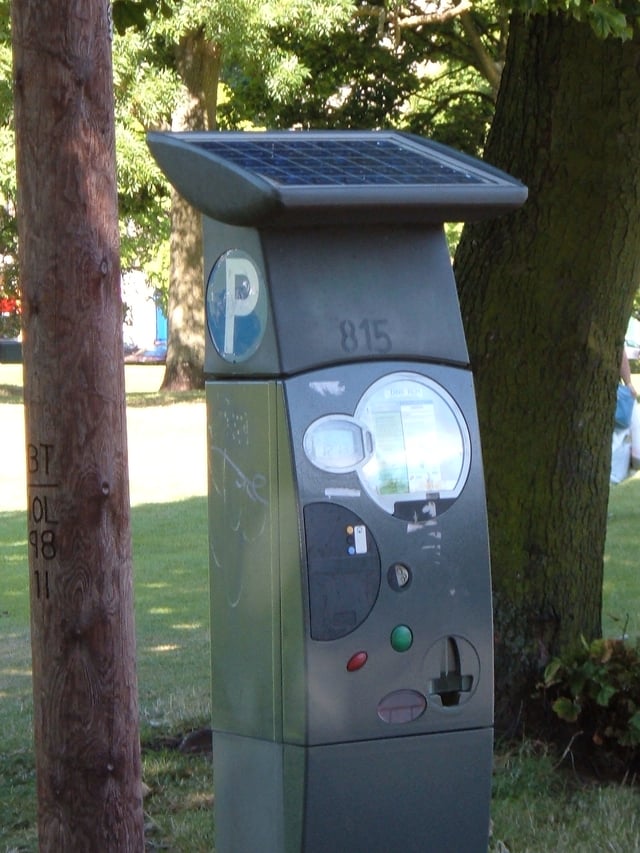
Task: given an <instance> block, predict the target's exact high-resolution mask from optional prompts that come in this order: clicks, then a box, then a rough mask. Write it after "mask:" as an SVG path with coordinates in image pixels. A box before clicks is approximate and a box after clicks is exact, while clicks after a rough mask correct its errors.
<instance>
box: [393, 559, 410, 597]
mask: <svg viewBox="0 0 640 853" xmlns="http://www.w3.org/2000/svg"><path fill="white" fill-rule="evenodd" d="M387 582H388V584H389V586H390V587H391V589H392V590H394V592H400V590H402V589H406V588H407V587H408V586H409V585H410V584H411V569H410V568H409V566H405V564H404V563H394V564H393V565H392V566H390V567H389V571H388V572H387Z"/></svg>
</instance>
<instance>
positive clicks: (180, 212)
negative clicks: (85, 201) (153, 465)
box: [162, 33, 220, 391]
mask: <svg viewBox="0 0 640 853" xmlns="http://www.w3.org/2000/svg"><path fill="white" fill-rule="evenodd" d="M178 70H179V71H180V76H181V77H182V80H183V83H184V85H185V90H186V91H185V100H184V102H183V104H182V105H181V108H180V109H179V110H178V111H177V112H176V114H175V116H174V120H173V128H172V129H173V130H176V131H184V130H204V129H205V128H209V129H213V128H214V127H215V115H216V96H217V91H218V75H219V71H220V52H219V50H218V48H217V47H216V46H215V45H212V44H211V43H210V42H207V41H206V40H205V39H204V36H203V35H202V34H201V33H191V34H190V35H189V36H187V37H185V38H184V39H183V41H182V42H181V44H180V48H179V56H178ZM168 307H169V311H168V315H169V316H168V321H169V322H168V327H169V335H168V344H167V363H166V368H165V373H164V378H163V381H162V390H163V391H186V390H189V389H192V388H202V387H203V386H204V334H205V331H204V282H203V270H202V224H201V217H200V213H199V212H198V211H197V210H194V208H193V207H191V205H190V204H189V203H188V202H186V201H185V200H184V199H183V198H182V197H181V196H180V195H179V193H177V192H176V190H175V189H172V191H171V260H170V270H169V306H168Z"/></svg>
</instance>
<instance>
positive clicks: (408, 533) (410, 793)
mask: <svg viewBox="0 0 640 853" xmlns="http://www.w3.org/2000/svg"><path fill="white" fill-rule="evenodd" d="M149 145H150V147H151V150H152V151H153V153H154V156H155V157H156V159H157V161H158V163H159V164H160V166H161V167H162V169H163V170H164V171H165V173H166V174H167V176H168V177H169V179H170V180H171V182H172V183H173V184H174V185H175V186H176V188H177V189H178V190H179V191H180V192H181V193H182V194H183V195H184V196H185V197H186V198H187V199H188V200H189V201H190V202H191V203H192V204H194V205H195V206H196V207H197V208H198V209H199V210H200V211H201V212H202V214H203V229H204V258H205V271H206V272H205V279H206V291H205V306H206V318H207V349H206V356H205V359H206V360H205V373H206V376H207V382H206V393H207V404H208V421H207V423H208V456H209V525H210V571H211V631H212V683H213V699H212V701H213V730H214V741H213V743H214V747H213V749H214V775H215V823H216V850H217V851H218V853H227V852H228V851H238V853H252V851H255V853H258V851H259V853H282V851H287V853H300V851H304V852H305V853H326V851H330V850H332V851H344V853H389V851H416V853H424V851H429V850H432V851H437V853H445V851H451V853H460V851H461V850H464V851H465V853H469V851H486V849H487V841H488V827H489V801H490V786H491V757H492V743H493V740H492V739H493V734H492V733H493V729H492V726H493V670H492V615H491V589H490V565H489V549H488V537H487V520H486V507H485V495H484V484H483V472H482V462H481V452H480V440H479V431H478V423H477V416H476V406H475V397H474V390H473V381H472V376H471V373H470V370H469V359H468V353H467V348H466V344H465V339H464V332H463V328H462V322H461V318H460V312H459V307H458V301H457V295H456V288H455V281H454V277H453V272H452V269H451V263H450V258H449V252H448V248H447V243H446V239H445V235H444V229H443V225H442V223H443V222H445V221H447V220H457V221H460V220H465V219H476V218H480V217H485V216H495V215H498V214H501V213H504V212H506V211H509V210H512V209H514V208H516V207H518V206H519V205H521V204H522V203H523V202H524V200H525V198H526V188H525V187H523V185H522V184H520V183H519V182H518V181H516V180H514V179H513V178H511V177H509V176H508V175H506V174H504V173H503V172H499V171H497V170H495V169H493V168H491V167H489V166H487V165H486V164H484V163H481V162H480V161H477V160H474V159H472V158H469V157H466V156H464V155H461V154H458V153H457V152H454V151H452V150H451V149H448V148H445V147H443V146H440V145H436V144H435V143H432V142H429V141H427V140H424V139H421V138H418V137H414V136H409V135H406V134H400V133H395V132H348V131H346V132H329V131H325V132H315V131H311V132H299V133H287V132H267V133H187V134H174V133H164V134H150V135H149Z"/></svg>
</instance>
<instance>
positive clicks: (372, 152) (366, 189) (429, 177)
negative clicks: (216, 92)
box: [148, 131, 526, 225]
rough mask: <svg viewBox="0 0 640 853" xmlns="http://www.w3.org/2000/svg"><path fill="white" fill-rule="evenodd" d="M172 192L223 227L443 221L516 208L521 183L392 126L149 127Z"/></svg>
mask: <svg viewBox="0 0 640 853" xmlns="http://www.w3.org/2000/svg"><path fill="white" fill-rule="evenodd" d="M148 139H149V146H150V148H151V150H152V152H153V154H154V156H155V158H156V159H157V161H158V163H159V164H160V166H161V167H162V169H163V171H164V172H165V173H166V174H167V176H168V177H169V178H170V179H171V181H172V183H173V184H174V185H175V186H176V187H177V188H178V189H179V190H180V192H181V193H182V194H183V195H184V196H185V197H186V198H187V199H189V201H191V203H192V204H194V205H195V206H196V207H197V208H198V209H199V210H201V211H203V212H204V213H207V214H208V215H209V216H211V217H212V218H213V219H217V220H219V221H223V222H229V223H231V224H237V225H244V224H247V225H248V224H258V223H260V224H263V225H264V224H283V223H286V224H287V225H297V224H323V223H331V224H335V223H340V222H344V223H345V224H346V223H349V224H353V223H354V222H391V221H400V222H405V223H406V222H410V221H416V222H445V221H457V220H465V221H466V220H469V219H477V218H482V217H484V216H488V215H492V216H495V215H496V213H499V212H500V211H503V210H504V211H506V210H511V209H513V208H515V207H518V206H520V205H521V204H522V202H523V201H524V198H525V197H526V190H525V188H524V187H523V186H522V184H521V183H520V182H519V181H517V180H515V179H514V178H512V177H511V176H510V175H507V174H505V173H504V172H501V171H499V170H497V169H494V168H493V167H491V166H489V165H487V164H485V163H483V162H481V161H480V160H476V159H475V158H472V157H469V156H467V155H464V154H461V153H459V152H457V151H454V150H453V149H450V148H447V147H446V146H443V145H439V144H437V143H434V142H432V141H431V140H425V139H422V138H421V137H417V136H412V135H409V134H403V133H397V132H393V131H298V132H290V131H269V132H251V133H242V132H210V133H152V134H149V137H148Z"/></svg>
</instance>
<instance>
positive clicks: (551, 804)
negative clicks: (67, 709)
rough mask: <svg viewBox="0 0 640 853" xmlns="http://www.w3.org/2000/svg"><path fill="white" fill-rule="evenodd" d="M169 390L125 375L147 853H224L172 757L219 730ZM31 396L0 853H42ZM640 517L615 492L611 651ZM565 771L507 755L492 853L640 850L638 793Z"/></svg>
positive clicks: (12, 380)
mask: <svg viewBox="0 0 640 853" xmlns="http://www.w3.org/2000/svg"><path fill="white" fill-rule="evenodd" d="M132 367H133V366H132ZM11 370H13V371H15V372H13V373H11V372H10V371H11ZM161 375H162V374H161V369H159V368H155V367H150V366H148V365H145V366H135V367H133V369H132V368H130V367H128V368H127V391H128V403H129V413H128V431H129V439H128V440H129V449H130V457H131V461H130V468H131V495H132V504H133V506H132V515H131V519H132V535H133V547H134V571H135V605H136V624H137V643H138V676H139V695H140V714H141V733H142V740H143V772H144V781H145V783H146V785H147V786H148V787H149V789H150V792H149V794H148V796H147V797H146V799H145V814H146V818H147V821H146V833H147V839H148V849H163V850H171V851H177V853H181V852H182V851H183V852H184V853H198V851H211V850H213V815H212V802H213V784H212V774H211V764H210V757H209V756H207V755H201V754H198V755H191V754H183V753H182V752H180V751H179V750H178V749H175V748H174V746H175V742H176V739H178V738H179V736H180V735H181V734H183V733H185V732H188V731H190V730H192V729H197V728H199V727H202V726H207V725H208V724H209V708H210V696H209V615H208V557H207V553H208V547H207V508H206V477H205V471H206V460H205V439H204V435H205V414H204V402H203V397H202V395H190V396H188V397H186V398H185V397H184V396H180V397H179V398H176V397H173V398H171V400H170V402H169V403H167V402H166V401H163V400H162V399H161V398H160V397H159V396H158V395H157V394H156V393H155V392H156V390H157V387H158V385H159V382H160V379H161ZM20 383H21V379H20V374H19V368H18V369H17V370H16V368H13V366H6V365H5V366H2V365H0V441H2V447H3V451H4V453H5V459H6V464H5V463H4V461H3V469H2V473H1V477H2V479H1V480H0V565H1V566H2V575H1V576H0V731H1V732H2V736H3V744H2V751H1V753H0V853H3V851H4V853H27V851H36V850H37V841H36V814H35V812H36V800H35V772H34V762H33V747H32V734H31V721H32V710H31V708H32V700H31V676H30V670H31V662H30V651H29V613H28V607H29V602H28V592H27V580H26V579H27V574H28V572H27V559H26V525H25V513H24V511H23V507H24V506H25V504H26V499H25V498H24V493H23V492H21V491H20V490H21V488H22V486H21V482H22V480H23V479H24V457H23V450H22V447H23V445H22V441H23V438H22V434H21V432H20V430H21V424H22V407H21V405H20V404H19V386H20ZM639 387H640V386H639ZM16 460H17V461H16ZM639 518H640V475H638V476H636V477H634V478H632V479H630V480H627V481H625V482H624V483H622V484H620V485H618V486H615V487H613V488H612V492H611V500H610V510H609V526H608V538H607V554H606V562H605V586H604V607H603V628H604V632H605V634H606V635H609V636H620V635H621V634H622V633H623V632H625V633H627V634H629V635H630V636H637V635H638V634H640V623H639V609H640V608H639V604H640V572H639V571H638V568H639V567H638V563H639V562H640V559H639V558H638V556H637V548H636V543H637V541H638V536H637V530H638V519H639ZM555 762H556V759H555V758H554V756H553V755H552V754H551V753H550V751H549V750H548V749H547V748H546V747H545V746H544V745H543V744H540V743H534V742H526V741H525V742H523V743H522V744H521V745H520V746H519V747H518V748H514V747H513V746H512V745H510V746H508V747H500V746H499V748H498V749H497V752H496V760H495V772H494V799H493V808H492V820H493V839H492V846H491V853H549V851H554V853H562V851H567V853H568V851H572V853H599V851H613V853H617V851H619V853H633V851H640V820H639V817H638V814H639V809H638V806H639V800H638V798H639V794H638V789H637V788H633V787H631V786H620V785H618V786H611V785H596V784H588V783H585V782H584V781H580V780H578V778H577V777H576V776H574V775H573V774H571V773H568V772H566V771H563V772H560V771H559V770H558V769H557V768H556V766H555ZM328 853H330V851H328ZM336 853H350V851H337V852H336ZM390 853H395V851H390ZM435 853H437V851H435ZM461 853H465V851H464V849H463V847H461Z"/></svg>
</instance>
